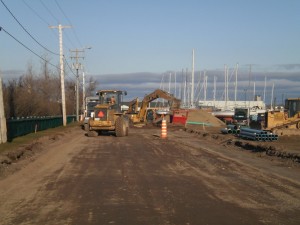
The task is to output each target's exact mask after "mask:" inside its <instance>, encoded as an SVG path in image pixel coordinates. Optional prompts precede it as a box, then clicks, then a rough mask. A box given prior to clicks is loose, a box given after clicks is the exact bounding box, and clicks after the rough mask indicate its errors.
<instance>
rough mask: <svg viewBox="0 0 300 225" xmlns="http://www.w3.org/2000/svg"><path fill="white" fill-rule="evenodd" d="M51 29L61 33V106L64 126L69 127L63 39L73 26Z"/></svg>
mask: <svg viewBox="0 0 300 225" xmlns="http://www.w3.org/2000/svg"><path fill="white" fill-rule="evenodd" d="M49 28H51V29H54V28H55V29H58V33H59V63H60V86H61V105H62V114H63V125H64V126H66V125H67V115H66V93H65V74H64V59H63V57H64V53H63V39H62V30H63V29H64V28H71V26H62V25H61V24H59V25H58V26H49Z"/></svg>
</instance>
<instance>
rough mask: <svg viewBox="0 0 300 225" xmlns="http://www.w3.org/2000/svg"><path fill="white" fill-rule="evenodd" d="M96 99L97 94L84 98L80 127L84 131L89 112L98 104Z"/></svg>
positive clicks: (86, 127) (86, 126)
mask: <svg viewBox="0 0 300 225" xmlns="http://www.w3.org/2000/svg"><path fill="white" fill-rule="evenodd" d="M98 101H99V97H98V96H88V97H86V98H85V106H84V114H83V121H82V127H83V129H84V130H86V131H87V130H88V122H89V119H90V117H91V113H92V112H94V108H95V106H96V105H97V104H98Z"/></svg>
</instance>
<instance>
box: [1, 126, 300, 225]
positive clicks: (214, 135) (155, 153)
mask: <svg viewBox="0 0 300 225" xmlns="http://www.w3.org/2000/svg"><path fill="white" fill-rule="evenodd" d="M219 129H220V128H205V129H203V128H199V127H197V126H196V127H189V128H188V129H185V128H183V127H180V126H168V138H167V139H161V138H160V128H159V127H154V126H148V127H143V128H136V127H133V128H131V129H130V135H129V136H128V137H122V138H117V137H115V136H114V135H113V134H110V133H106V134H103V135H101V136H98V137H93V138H89V137H87V136H86V135H85V132H84V131H83V130H81V129H80V127H72V128H70V129H69V130H68V131H67V132H66V133H57V134H56V135H51V136H46V137H43V138H39V139H36V140H35V141H33V142H32V143H28V144H27V145H23V146H20V147H19V148H18V149H15V150H11V151H10V152H4V153H2V154H1V157H0V160H1V164H0V173H1V176H0V199H1V204H0V215H1V220H0V224H131V225H134V224H189V225H190V224H299V221H300V176H299V174H300V163H299V158H298V156H299V155H298V154H299V153H300V150H299V146H298V145H299V144H298V143H299V141H298V137H297V136H290V137H284V138H279V140H278V141H276V142H253V141H245V140H241V139H238V138H237V137H235V136H233V135H222V134H221V133H220V130H219Z"/></svg>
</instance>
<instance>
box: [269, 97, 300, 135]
mask: <svg viewBox="0 0 300 225" xmlns="http://www.w3.org/2000/svg"><path fill="white" fill-rule="evenodd" d="M264 129H265V130H270V131H272V132H275V131H276V130H279V129H300V98H288V99H286V100H285V107H284V109H281V110H271V111H268V112H266V115H265V124H264Z"/></svg>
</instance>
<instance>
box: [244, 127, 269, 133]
mask: <svg viewBox="0 0 300 225" xmlns="http://www.w3.org/2000/svg"><path fill="white" fill-rule="evenodd" d="M240 130H241V131H246V132H251V133H258V134H267V133H268V132H267V131H264V130H257V129H251V128H244V127H241V129H240Z"/></svg>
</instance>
